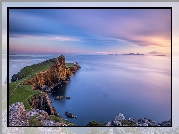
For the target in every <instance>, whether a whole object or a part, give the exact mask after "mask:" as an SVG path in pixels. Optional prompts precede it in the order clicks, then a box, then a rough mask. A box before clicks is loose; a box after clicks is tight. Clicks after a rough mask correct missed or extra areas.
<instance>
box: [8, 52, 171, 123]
mask: <svg viewBox="0 0 179 134" xmlns="http://www.w3.org/2000/svg"><path fill="white" fill-rule="evenodd" d="M52 57H55V56H38V57H37V56H33V57H31V56H30V57H28V56H24V57H23V56H20V57H18V56H11V57H10V76H12V74H13V73H16V72H17V71H18V69H19V70H20V68H22V67H23V66H25V65H28V64H32V63H38V62H41V61H43V60H44V59H48V58H52ZM65 57H66V62H78V63H79V65H80V66H81V67H82V68H81V69H80V70H79V71H78V72H77V73H76V74H75V75H74V76H73V77H72V78H71V81H70V82H69V83H68V84H67V85H63V86H59V87H56V88H55V90H54V91H55V92H53V93H52V94H50V95H49V98H50V100H51V101H52V106H54V107H55V109H56V110H57V111H58V113H59V114H60V115H61V116H62V117H63V118H67V117H66V116H65V114H64V113H65V111H69V112H71V113H72V114H74V115H76V116H78V118H77V119H68V120H69V121H71V122H73V123H75V124H76V125H78V126H83V125H86V124H87V123H88V122H89V121H91V120H96V121H98V122H99V123H102V122H107V121H110V120H114V118H115V116H116V115H117V114H118V113H119V112H120V113H123V114H124V116H125V117H126V118H128V117H133V118H134V119H135V120H136V121H137V120H138V119H140V118H144V117H145V118H150V119H152V120H155V121H156V122H162V121H164V120H169V119H170V118H171V60H170V59H171V57H166V56H161V57H160V56H122V55H91V56H90V55H76V56H65ZM57 95H58V96H59V95H64V96H70V97H71V99H70V100H61V101H59V100H53V98H54V97H56V96H57Z"/></svg>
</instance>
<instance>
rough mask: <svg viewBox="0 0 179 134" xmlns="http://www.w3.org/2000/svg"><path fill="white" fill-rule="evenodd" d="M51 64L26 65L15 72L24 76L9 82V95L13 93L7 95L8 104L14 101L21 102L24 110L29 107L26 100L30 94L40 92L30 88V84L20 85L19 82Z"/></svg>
mask: <svg viewBox="0 0 179 134" xmlns="http://www.w3.org/2000/svg"><path fill="white" fill-rule="evenodd" d="M51 64H52V63H49V62H47V63H45V64H34V65H32V66H26V67H24V68H23V69H21V71H20V72H18V73H17V74H18V75H20V76H23V75H26V77H25V78H22V79H20V80H17V81H15V82H12V83H9V95H11V94H12V93H13V94H12V95H11V96H9V104H13V103H15V102H23V104H24V106H25V108H26V110H28V109H31V107H30V105H29V103H28V101H29V100H30V98H31V97H32V96H34V95H37V94H40V93H41V92H40V91H38V90H32V89H31V86H30V85H21V83H23V82H24V81H25V80H28V79H30V78H32V77H33V76H35V74H36V73H39V72H41V71H44V70H46V69H48V68H49V67H50V66H51ZM32 70H33V71H32ZM15 88H16V89H15Z"/></svg>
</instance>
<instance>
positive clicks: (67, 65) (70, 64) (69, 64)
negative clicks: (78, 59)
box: [65, 63, 74, 67]
mask: <svg viewBox="0 0 179 134" xmlns="http://www.w3.org/2000/svg"><path fill="white" fill-rule="evenodd" d="M73 65H74V64H73V63H65V66H66V67H71V66H73Z"/></svg>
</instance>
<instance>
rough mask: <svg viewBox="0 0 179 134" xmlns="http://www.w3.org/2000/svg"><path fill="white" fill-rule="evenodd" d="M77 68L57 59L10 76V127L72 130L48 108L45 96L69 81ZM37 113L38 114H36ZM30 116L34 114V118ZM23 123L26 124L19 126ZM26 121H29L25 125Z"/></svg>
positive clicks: (77, 66) (47, 100)
mask: <svg viewBox="0 0 179 134" xmlns="http://www.w3.org/2000/svg"><path fill="white" fill-rule="evenodd" d="M79 68H81V67H80V66H79V65H78V63H77V62H75V63H65V57H64V56H63V55H61V56H59V57H57V58H53V59H49V60H46V61H43V62H41V63H38V64H33V65H31V66H26V67H24V68H23V69H21V70H20V72H18V73H17V74H14V75H13V76H12V79H11V80H12V82H11V83H9V93H10V96H9V104H11V105H10V107H11V108H10V109H9V110H11V111H10V115H11V116H10V119H9V122H10V125H11V126H26V125H27V126H28V125H29V126H74V124H72V123H70V122H68V121H67V120H64V119H63V118H61V117H60V116H59V115H58V113H57V112H56V110H55V109H54V108H53V107H52V106H51V104H50V100H49V98H48V95H47V94H46V92H47V93H48V92H50V91H51V90H52V89H53V88H54V87H55V86H57V85H58V84H62V83H66V82H67V81H69V80H70V77H71V76H72V75H73V74H74V73H76V72H77V71H78V69H79ZM14 81H15V82H14ZM32 89H34V90H32ZM36 89H40V90H36ZM16 102H18V103H16ZM19 102H21V103H22V102H23V104H21V103H20V106H18V105H19ZM14 105H15V106H14ZM18 107H20V109H21V110H20V111H22V112H23V113H21V112H18V111H19V108H18ZM29 109H30V111H28V116H27V117H26V116H25V112H26V110H29ZM34 111H35V112H34ZM39 111H41V112H40V113H39ZM42 111H43V112H42ZM30 113H36V115H34V114H30ZM26 114H27V113H26ZM29 115H33V116H29ZM41 117H42V118H41ZM27 118H28V120H27ZM24 120H25V121H27V122H26V123H23V121H24ZM28 121H30V122H29V124H28ZM37 122H38V123H37ZM56 122H58V123H56ZM59 123H60V124H59Z"/></svg>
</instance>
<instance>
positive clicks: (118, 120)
mask: <svg viewBox="0 0 179 134" xmlns="http://www.w3.org/2000/svg"><path fill="white" fill-rule="evenodd" d="M106 126H136V127H137V126H171V120H169V121H163V122H162V123H156V122H155V121H153V120H151V119H146V118H143V119H139V120H138V122H135V120H134V118H128V120H126V119H125V117H124V115H123V114H121V113H119V114H118V115H117V116H116V117H115V119H114V121H109V122H108V123H107V124H106Z"/></svg>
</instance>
